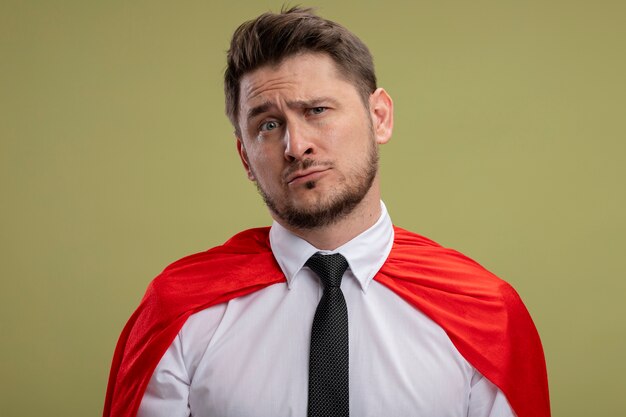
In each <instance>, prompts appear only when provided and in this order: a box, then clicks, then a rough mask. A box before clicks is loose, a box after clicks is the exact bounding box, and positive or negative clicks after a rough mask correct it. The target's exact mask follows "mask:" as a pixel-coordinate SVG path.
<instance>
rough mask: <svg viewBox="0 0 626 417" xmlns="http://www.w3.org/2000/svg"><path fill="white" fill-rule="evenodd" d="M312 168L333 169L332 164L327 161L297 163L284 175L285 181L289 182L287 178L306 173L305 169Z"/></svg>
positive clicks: (308, 160) (307, 160) (312, 160)
mask: <svg viewBox="0 0 626 417" xmlns="http://www.w3.org/2000/svg"><path fill="white" fill-rule="evenodd" d="M311 167H332V163H331V162H327V161H316V160H314V159H305V160H303V161H295V162H294V163H293V164H292V165H290V166H289V167H288V168H287V169H286V170H285V172H284V173H283V180H284V181H287V178H289V177H290V176H291V175H292V174H293V173H294V172H298V171H304V170H305V169H308V168H311Z"/></svg>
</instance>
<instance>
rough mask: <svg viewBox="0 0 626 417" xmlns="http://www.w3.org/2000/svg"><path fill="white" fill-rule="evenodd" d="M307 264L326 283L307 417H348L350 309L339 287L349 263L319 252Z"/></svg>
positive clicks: (316, 333)
mask: <svg viewBox="0 0 626 417" xmlns="http://www.w3.org/2000/svg"><path fill="white" fill-rule="evenodd" d="M305 265H306V266H308V267H309V268H311V269H312V270H313V271H314V272H315V273H316V274H317V275H318V276H319V277H320V280H321V281H322V283H323V284H324V294H323V295H322V299H321V300H320V303H319V304H318V305H317V310H315V318H314V319H313V330H312V332H311V353H310V356H309V407H308V417H348V416H349V415H350V409H349V403H350V402H349V396H348V395H349V393H348V355H349V353H348V309H347V308H346V300H345V298H343V293H342V292H341V288H339V286H340V285H341V277H342V276H343V273H344V272H345V271H346V269H347V268H348V261H346V258H344V257H343V256H342V255H341V254H339V253H335V254H332V255H322V254H320V253H316V254H315V255H313V256H311V257H310V258H309V260H308V261H307V262H306V264H305Z"/></svg>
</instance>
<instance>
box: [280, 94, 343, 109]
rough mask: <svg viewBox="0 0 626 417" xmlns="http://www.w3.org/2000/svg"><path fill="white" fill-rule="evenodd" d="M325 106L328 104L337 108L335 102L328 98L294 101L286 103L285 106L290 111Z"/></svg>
mask: <svg viewBox="0 0 626 417" xmlns="http://www.w3.org/2000/svg"><path fill="white" fill-rule="evenodd" d="M325 104H330V105H332V106H337V102H336V101H335V100H334V99H332V98H330V97H316V98H314V99H311V100H294V101H288V102H287V106H288V107H289V108H290V109H293V108H296V109H306V108H312V107H322V106H323V105H325Z"/></svg>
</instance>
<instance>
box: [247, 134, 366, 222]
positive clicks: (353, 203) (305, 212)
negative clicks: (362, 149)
mask: <svg viewBox="0 0 626 417" xmlns="http://www.w3.org/2000/svg"><path fill="white" fill-rule="evenodd" d="M370 143H371V146H370V148H369V150H368V159H367V163H366V164H365V166H364V167H361V168H363V172H362V173H356V174H353V179H354V182H353V184H352V185H350V186H348V188H344V189H341V190H340V191H337V192H336V193H333V195H332V196H330V197H328V198H327V199H323V200H322V201H320V203H319V204H318V205H316V206H309V207H296V206H295V205H294V204H293V203H292V202H290V201H285V202H282V203H279V202H278V201H276V200H275V199H274V198H272V197H271V196H270V195H269V194H268V193H266V192H265V190H264V189H263V188H262V187H261V185H260V184H259V182H258V181H256V187H257V189H258V190H259V194H261V197H262V198H263V201H264V202H265V204H266V205H267V207H268V208H269V209H270V210H271V211H272V212H273V213H274V214H275V215H276V216H278V218H280V219H281V220H283V221H284V222H285V223H286V224H287V225H289V226H291V227H293V228H296V229H301V230H302V229H306V230H310V229H315V228H319V227H324V226H329V225H332V224H335V223H337V222H338V221H340V220H342V219H344V218H346V216H348V215H349V214H350V213H352V211H353V210H354V209H355V208H356V207H357V206H358V205H359V203H360V202H361V201H363V199H364V198H365V196H366V195H367V193H368V191H369V190H370V188H371V187H372V184H373V182H374V178H376V173H377V172H378V148H377V147H376V145H375V144H374V141H373V140H372V141H370ZM303 164H308V165H309V166H310V165H311V162H307V161H304V162H303ZM316 186H317V183H316V181H308V182H306V183H305V184H304V187H306V188H307V189H308V190H313V189H314V188H315V187H316Z"/></svg>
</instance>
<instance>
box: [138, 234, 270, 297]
mask: <svg viewBox="0 0 626 417" xmlns="http://www.w3.org/2000/svg"><path fill="white" fill-rule="evenodd" d="M268 233H269V228H256V229H249V230H245V231H243V232H240V233H238V234H236V235H234V236H233V237H231V238H230V239H228V240H227V241H226V242H225V243H224V244H222V245H220V246H216V247H214V248H211V249H209V250H207V251H204V252H200V253H196V254H192V255H189V256H186V257H184V258H182V259H179V260H177V261H175V262H173V263H172V264H170V265H168V266H167V267H166V268H165V269H164V270H163V272H161V273H160V274H159V275H158V276H157V277H156V278H154V279H153V280H152V282H151V283H150V285H149V286H148V289H147V291H146V295H145V296H144V300H147V299H150V300H152V301H153V302H156V303H159V304H160V303H163V304H170V303H172V302H174V304H178V303H182V304H187V301H186V300H193V299H196V298H199V299H202V300H206V299H213V298H216V297H217V298H219V297H220V296H221V295H223V294H231V293H232V295H234V293H239V292H240V291H245V290H247V289H248V288H249V287H250V286H254V285H267V284H269V283H274V282H277V281H279V280H280V279H281V278H282V272H281V271H280V268H279V267H278V264H277V263H276V260H275V259H274V256H273V254H272V251H271V248H270V245H269V237H268V236H269V235H268Z"/></svg>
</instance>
